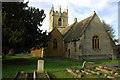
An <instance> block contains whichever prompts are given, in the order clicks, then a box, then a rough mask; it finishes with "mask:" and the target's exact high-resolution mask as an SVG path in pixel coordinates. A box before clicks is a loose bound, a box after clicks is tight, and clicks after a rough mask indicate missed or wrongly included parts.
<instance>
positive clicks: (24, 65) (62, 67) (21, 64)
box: [2, 55, 120, 78]
mask: <svg viewBox="0 0 120 80" xmlns="http://www.w3.org/2000/svg"><path fill="white" fill-rule="evenodd" d="M37 60H41V58H38V57H31V56H29V57H23V56H20V55H19V56H18V55H16V56H7V57H5V58H4V59H3V62H2V72H3V73H2V76H3V78H13V77H14V76H15V74H16V72H18V71H27V72H33V71H35V70H36V69H37ZM43 60H45V71H47V72H48V73H49V75H50V76H52V77H54V78H75V76H74V75H71V74H70V73H68V72H67V71H66V68H68V67H82V63H83V62H84V60H75V59H63V58H44V59H43ZM86 61H87V62H95V63H98V64H118V63H119V62H120V59H118V60H114V61H113V60H103V59H102V60H86ZM93 77H94V76H93ZM95 77H96V76H95ZM96 78H97V77H96Z"/></svg>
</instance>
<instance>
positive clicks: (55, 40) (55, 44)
mask: <svg viewBox="0 0 120 80" xmlns="http://www.w3.org/2000/svg"><path fill="white" fill-rule="evenodd" d="M56 48H57V39H54V40H53V49H56Z"/></svg>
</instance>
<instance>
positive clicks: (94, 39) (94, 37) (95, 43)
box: [92, 36, 99, 49]
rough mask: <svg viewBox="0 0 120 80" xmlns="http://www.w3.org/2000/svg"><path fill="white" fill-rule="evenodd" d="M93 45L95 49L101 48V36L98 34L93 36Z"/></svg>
mask: <svg viewBox="0 0 120 80" xmlns="http://www.w3.org/2000/svg"><path fill="white" fill-rule="evenodd" d="M92 46H93V49H99V37H98V36H93V40H92Z"/></svg>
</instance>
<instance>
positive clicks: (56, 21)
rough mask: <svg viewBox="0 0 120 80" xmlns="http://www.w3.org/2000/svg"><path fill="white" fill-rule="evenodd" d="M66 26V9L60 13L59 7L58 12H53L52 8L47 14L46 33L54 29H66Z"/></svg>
mask: <svg viewBox="0 0 120 80" xmlns="http://www.w3.org/2000/svg"><path fill="white" fill-rule="evenodd" d="M67 26H68V9H66V10H64V11H63V12H61V7H60V8H59V11H54V7H53V5H52V8H51V10H50V12H49V29H48V32H51V31H52V30H53V29H54V27H57V28H58V27H61V28H64V27H67Z"/></svg>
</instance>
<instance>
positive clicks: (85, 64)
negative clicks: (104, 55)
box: [82, 61, 95, 69]
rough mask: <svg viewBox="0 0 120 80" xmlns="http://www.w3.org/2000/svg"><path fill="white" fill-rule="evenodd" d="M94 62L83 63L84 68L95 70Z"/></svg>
mask: <svg viewBox="0 0 120 80" xmlns="http://www.w3.org/2000/svg"><path fill="white" fill-rule="evenodd" d="M94 64H95V63H94V62H86V61H84V62H83V65H82V68H90V69H93V68H94Z"/></svg>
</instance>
